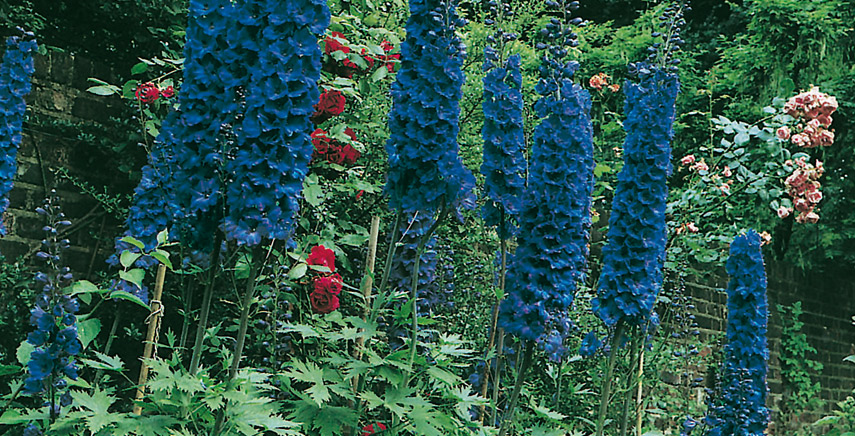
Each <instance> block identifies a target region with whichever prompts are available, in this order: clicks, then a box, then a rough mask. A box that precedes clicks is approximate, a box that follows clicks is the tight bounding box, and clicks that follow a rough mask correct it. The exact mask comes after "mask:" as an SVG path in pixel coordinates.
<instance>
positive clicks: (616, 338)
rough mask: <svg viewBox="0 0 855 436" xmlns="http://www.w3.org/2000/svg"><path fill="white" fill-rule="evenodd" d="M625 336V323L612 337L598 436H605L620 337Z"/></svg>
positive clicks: (599, 416) (601, 396)
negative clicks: (604, 431)
mask: <svg viewBox="0 0 855 436" xmlns="http://www.w3.org/2000/svg"><path fill="white" fill-rule="evenodd" d="M622 334H623V323H622V322H618V325H617V328H615V333H614V336H613V337H612V348H611V350H610V351H609V363H608V369H607V370H606V378H605V379H603V388H602V392H601V395H600V412H599V413H598V414H597V432H596V433H595V435H596V436H603V428H605V424H606V412H608V405H609V394H610V392H609V391H610V390H611V387H612V376H613V375H614V372H615V362H616V361H617V354H618V345H620V337H621V335H622Z"/></svg>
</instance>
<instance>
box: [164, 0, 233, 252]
mask: <svg viewBox="0 0 855 436" xmlns="http://www.w3.org/2000/svg"><path fill="white" fill-rule="evenodd" d="M237 18H238V17H237V10H236V8H235V6H234V5H233V3H232V2H231V1H229V0H204V1H203V0H191V1H190V3H189V9H188V18H187V32H186V35H187V37H186V41H185V43H184V82H183V83H182V86H181V94H180V95H179V97H178V103H179V109H178V113H179V116H178V117H177V119H175V120H174V122H173V123H170V124H169V125H165V126H164V127H163V128H162V129H161V131H162V132H163V136H165V138H166V142H168V143H170V144H171V145H172V148H173V150H172V152H173V154H174V167H173V168H172V171H173V172H174V177H173V179H172V180H171V185H170V186H169V188H170V190H171V191H173V192H174V196H175V202H176V204H177V208H176V210H175V213H176V216H175V218H174V220H173V221H174V224H173V226H174V227H175V232H174V233H175V234H176V236H178V237H179V239H180V240H181V241H182V242H183V243H184V244H185V245H187V246H189V247H192V248H193V249H195V250H198V251H200V252H203V253H209V252H210V251H211V248H212V246H211V244H212V242H213V241H214V239H215V238H212V237H211V234H212V233H214V232H215V231H216V226H217V225H219V223H220V221H221V220H222V214H223V213H222V210H223V191H224V187H223V185H224V183H226V182H227V181H228V180H229V177H228V176H227V175H225V174H224V162H225V160H226V159H227V156H228V155H229V153H230V147H231V146H232V144H233V143H232V141H231V140H230V139H231V136H232V134H231V126H233V125H234V123H235V120H236V117H237V115H238V113H239V111H240V109H241V108H240V96H239V89H240V88H241V87H242V86H244V84H245V81H246V72H245V70H244V68H243V60H242V58H241V56H242V53H241V51H240V47H239V42H238V41H239V36H240V35H242V34H241V33H240V29H241V26H239V25H238V23H237ZM161 230H162V229H161ZM194 257H198V258H199V259H197V260H201V259H203V256H194Z"/></svg>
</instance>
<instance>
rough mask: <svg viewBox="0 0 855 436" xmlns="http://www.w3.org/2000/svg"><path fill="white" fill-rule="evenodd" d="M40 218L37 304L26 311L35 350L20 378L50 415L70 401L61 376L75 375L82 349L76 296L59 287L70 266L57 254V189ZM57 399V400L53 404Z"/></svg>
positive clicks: (61, 242) (60, 218) (63, 224)
mask: <svg viewBox="0 0 855 436" xmlns="http://www.w3.org/2000/svg"><path fill="white" fill-rule="evenodd" d="M36 212H38V214H39V215H41V216H43V217H45V220H46V222H47V224H46V225H45V227H44V231H45V239H44V240H43V241H42V245H41V247H40V251H38V252H37V253H36V258H38V259H39V260H40V261H42V262H43V263H44V268H43V269H42V271H41V272H38V273H36V275H35V283H36V286H39V287H40V289H38V291H39V292H38V294H36V303H35V306H34V307H33V309H32V310H31V311H30V325H32V326H33V327H35V328H36V330H34V331H33V332H31V333H30V334H29V336H27V342H29V343H30V344H31V345H32V346H34V347H35V349H34V350H33V351H32V353H31V354H30V361H29V363H28V364H27V369H28V372H29V376H28V377H27V379H26V381H25V382H24V391H25V392H27V393H30V394H43V395H44V396H45V402H46V403H47V404H48V405H49V406H50V414H51V419H53V418H55V417H56V415H57V414H58V412H59V406H60V405H68V404H70V397H69V396H68V392H67V390H65V387H66V386H67V381H66V378H69V379H72V380H76V379H77V365H75V363H74V356H76V355H77V354H78V353H80V351H81V348H82V347H81V343H80V340H78V338H77V317H76V316H75V314H76V313H77V311H78V309H79V304H78V302H77V299H75V298H73V297H70V296H69V295H67V294H65V293H64V292H63V291H64V289H65V288H67V287H68V286H69V285H70V284H71V279H72V275H71V270H70V269H69V268H68V267H67V266H62V253H63V251H65V250H66V249H68V247H69V241H68V240H67V239H64V238H63V237H62V232H63V230H64V229H66V228H68V226H70V225H71V222H70V221H68V220H67V219H66V218H65V214H63V213H62V212H61V211H60V210H59V205H58V197H57V194H56V191H51V193H50V196H49V197H48V198H47V199H46V200H45V203H44V205H43V206H42V207H39V208H37V209H36ZM57 400H59V402H57Z"/></svg>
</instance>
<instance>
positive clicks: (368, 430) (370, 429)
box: [362, 422, 386, 436]
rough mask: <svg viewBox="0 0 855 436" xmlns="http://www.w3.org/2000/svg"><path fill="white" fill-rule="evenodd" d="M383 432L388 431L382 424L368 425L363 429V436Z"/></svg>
mask: <svg viewBox="0 0 855 436" xmlns="http://www.w3.org/2000/svg"><path fill="white" fill-rule="evenodd" d="M383 430H386V426H385V425H384V424H382V423H380V422H377V423H374V424H368V425H366V426H365V427H362V436H371V435H373V434H377V433H378V432H381V431H383Z"/></svg>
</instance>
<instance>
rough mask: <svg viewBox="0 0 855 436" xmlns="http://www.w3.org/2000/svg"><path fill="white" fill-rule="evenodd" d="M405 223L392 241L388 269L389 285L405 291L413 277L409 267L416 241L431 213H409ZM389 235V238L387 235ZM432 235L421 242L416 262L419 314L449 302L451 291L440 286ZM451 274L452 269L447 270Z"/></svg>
mask: <svg viewBox="0 0 855 436" xmlns="http://www.w3.org/2000/svg"><path fill="white" fill-rule="evenodd" d="M405 223H406V225H405V226H404V228H403V229H402V230H401V232H400V234H398V235H397V237H394V241H392V242H393V243H396V244H398V248H397V249H396V250H395V258H394V259H393V260H392V269H391V270H390V271H389V286H390V288H391V289H392V290H394V291H397V292H404V293H409V290H410V288H411V285H412V280H413V267H414V266H415V262H416V254H417V249H418V245H419V241H420V240H421V238H422V236H424V234H425V233H426V232H427V231H428V229H429V228H430V226H431V225H432V224H433V223H434V220H433V218H432V217H431V216H429V215H428V214H425V213H417V214H414V215H410V217H408V219H407V220H405ZM390 237H393V236H391V235H390ZM436 241H437V240H436V236H431V238H430V239H429V240H428V242H427V243H426V244H425V248H424V252H423V253H422V257H421V260H420V262H419V288H418V297H419V298H418V308H419V312H420V313H425V314H426V313H428V312H430V311H431V310H436V309H439V308H441V307H443V306H447V305H448V304H449V294H450V293H451V290H450V289H448V288H445V287H442V286H441V284H442V283H441V280H440V277H439V275H438V274H437V267H438V264H439V262H438V259H437V252H436V249H435V247H436ZM451 273H452V275H453V270H452V271H451Z"/></svg>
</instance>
